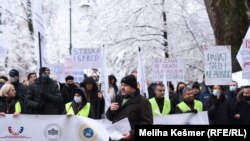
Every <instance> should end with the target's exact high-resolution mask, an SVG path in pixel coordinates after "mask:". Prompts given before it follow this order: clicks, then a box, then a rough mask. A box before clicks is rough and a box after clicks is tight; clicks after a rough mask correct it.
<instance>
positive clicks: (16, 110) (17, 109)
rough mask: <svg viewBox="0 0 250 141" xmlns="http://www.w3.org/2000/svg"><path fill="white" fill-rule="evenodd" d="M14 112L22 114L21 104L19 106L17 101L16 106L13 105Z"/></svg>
mask: <svg viewBox="0 0 250 141" xmlns="http://www.w3.org/2000/svg"><path fill="white" fill-rule="evenodd" d="M15 112H17V113H21V112H22V109H21V104H20V102H19V101H17V102H16V104H15Z"/></svg>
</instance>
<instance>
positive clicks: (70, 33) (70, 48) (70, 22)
mask: <svg viewBox="0 0 250 141" xmlns="http://www.w3.org/2000/svg"><path fill="white" fill-rule="evenodd" d="M71 50H72V17H71V0H69V55H71Z"/></svg>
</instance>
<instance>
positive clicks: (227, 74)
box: [204, 46, 232, 85]
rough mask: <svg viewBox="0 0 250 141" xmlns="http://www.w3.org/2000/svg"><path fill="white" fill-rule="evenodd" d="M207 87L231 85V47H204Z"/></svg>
mask: <svg viewBox="0 0 250 141" xmlns="http://www.w3.org/2000/svg"><path fill="white" fill-rule="evenodd" d="M204 54H205V55H204V63H205V83H206V85H229V84H230V83H231V81H232V61H231V47H230V46H207V47H204Z"/></svg>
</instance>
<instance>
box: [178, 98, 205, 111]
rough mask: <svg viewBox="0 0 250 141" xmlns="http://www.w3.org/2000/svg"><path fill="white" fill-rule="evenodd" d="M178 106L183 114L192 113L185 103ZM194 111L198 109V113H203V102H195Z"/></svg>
mask: <svg viewBox="0 0 250 141" xmlns="http://www.w3.org/2000/svg"><path fill="white" fill-rule="evenodd" d="M177 106H178V107H179V108H180V110H181V111H182V112H183V113H186V112H188V111H191V109H190V108H189V107H188V105H187V104H186V103H185V102H183V101H182V102H181V103H179V104H178V105H177ZM194 109H196V110H197V111H198V112H201V111H202V109H203V104H202V102H200V101H199V100H194Z"/></svg>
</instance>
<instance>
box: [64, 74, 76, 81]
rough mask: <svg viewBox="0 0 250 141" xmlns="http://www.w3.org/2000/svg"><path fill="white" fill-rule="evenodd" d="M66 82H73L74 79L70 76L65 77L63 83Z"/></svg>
mask: <svg viewBox="0 0 250 141" xmlns="http://www.w3.org/2000/svg"><path fill="white" fill-rule="evenodd" d="M68 80H74V77H73V76H72V75H68V76H66V77H65V81H68Z"/></svg>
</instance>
